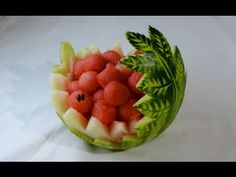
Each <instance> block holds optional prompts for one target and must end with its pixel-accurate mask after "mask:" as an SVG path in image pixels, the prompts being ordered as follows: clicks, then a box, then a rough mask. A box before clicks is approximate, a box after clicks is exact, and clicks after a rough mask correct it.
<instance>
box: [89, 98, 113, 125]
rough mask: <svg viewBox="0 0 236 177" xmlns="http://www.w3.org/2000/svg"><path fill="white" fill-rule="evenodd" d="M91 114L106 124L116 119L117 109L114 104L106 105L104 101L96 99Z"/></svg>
mask: <svg viewBox="0 0 236 177" xmlns="http://www.w3.org/2000/svg"><path fill="white" fill-rule="evenodd" d="M92 115H93V116H94V117H96V118H98V119H99V120H100V121H102V122H103V123H104V124H107V125H108V124H111V123H112V121H113V120H114V119H116V115H117V110H116V107H115V106H111V105H108V104H106V103H105V102H104V101H98V102H96V103H95V104H94V107H93V110H92Z"/></svg>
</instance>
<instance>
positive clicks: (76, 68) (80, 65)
mask: <svg viewBox="0 0 236 177" xmlns="http://www.w3.org/2000/svg"><path fill="white" fill-rule="evenodd" d="M83 72H85V69H84V60H79V59H78V60H76V61H75V62H74V64H73V78H74V79H79V77H80V75H81V74H82V73H83Z"/></svg>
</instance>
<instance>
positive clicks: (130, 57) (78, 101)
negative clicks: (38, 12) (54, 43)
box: [50, 26, 187, 150]
mask: <svg viewBox="0 0 236 177" xmlns="http://www.w3.org/2000/svg"><path fill="white" fill-rule="evenodd" d="M126 38H127V40H128V41H129V42H130V44H131V45H132V46H133V47H134V50H132V51H131V52H129V53H128V54H127V55H124V53H123V51H122V49H121V46H120V44H119V43H115V44H114V45H113V46H112V47H111V48H109V49H108V50H107V51H105V52H103V53H102V52H101V51H100V50H99V49H98V48H97V47H96V46H95V45H94V44H91V45H89V46H88V47H86V48H80V49H79V50H78V52H77V53H76V54H75V53H74V49H73V48H72V46H71V45H70V44H69V43H67V42H62V43H61V47H60V64H57V65H54V66H53V68H52V73H51V76H50V85H51V88H52V93H51V96H52V103H53V105H54V107H55V110H56V113H57V115H58V116H59V117H60V118H61V120H62V122H63V123H64V124H65V126H66V127H68V129H69V130H70V131H71V132H72V133H73V134H74V135H76V136H77V137H79V138H81V139H83V140H84V141H85V142H87V143H90V144H93V145H95V146H98V147H101V148H107V149H115V150H121V149H130V148H133V147H137V146H139V145H142V144H145V143H148V142H150V141H152V140H153V139H154V138H155V137H157V136H158V135H160V134H161V133H162V132H163V131H165V130H166V129H167V128H168V127H169V126H170V124H171V123H172V122H173V120H174V119H175V117H176V116H177V114H178V111H179V110H180V107H181V105H182V102H183V99H184V93H185V87H186V78H187V73H186V70H185V66H184V62H183V58H182V56H181V53H180V51H179V49H178V47H177V46H174V48H173V49H171V48H170V45H169V43H168V41H167V39H166V38H165V36H164V35H163V34H162V33H161V32H160V31H158V30H157V29H155V28H153V27H152V26H149V28H148V36H145V35H142V34H139V33H135V32H127V33H126Z"/></svg>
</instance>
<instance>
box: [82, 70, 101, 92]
mask: <svg viewBox="0 0 236 177" xmlns="http://www.w3.org/2000/svg"><path fill="white" fill-rule="evenodd" d="M79 88H80V90H82V91H83V92H85V93H87V94H91V93H94V92H95V91H96V90H97V89H98V88H99V84H98V82H97V73H96V72H95V71H87V72H85V73H83V74H82V75H81V76H80V78H79Z"/></svg>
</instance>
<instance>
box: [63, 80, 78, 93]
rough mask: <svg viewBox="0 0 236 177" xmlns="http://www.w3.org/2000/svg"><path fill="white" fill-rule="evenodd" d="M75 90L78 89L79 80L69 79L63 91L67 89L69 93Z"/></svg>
mask: <svg viewBox="0 0 236 177" xmlns="http://www.w3.org/2000/svg"><path fill="white" fill-rule="evenodd" d="M76 90H79V82H78V81H77V80H75V81H70V82H68V83H67V84H66V88H65V91H67V92H68V93H69V94H71V93H72V92H74V91H76Z"/></svg>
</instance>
